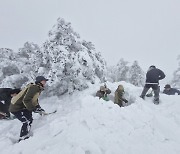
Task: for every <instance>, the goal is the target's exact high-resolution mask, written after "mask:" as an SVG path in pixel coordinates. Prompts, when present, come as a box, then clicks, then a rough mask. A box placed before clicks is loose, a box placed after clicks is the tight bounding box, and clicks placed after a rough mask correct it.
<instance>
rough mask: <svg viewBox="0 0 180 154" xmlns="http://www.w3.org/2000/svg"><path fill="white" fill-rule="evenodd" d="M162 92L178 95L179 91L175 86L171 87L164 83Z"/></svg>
mask: <svg viewBox="0 0 180 154" xmlns="http://www.w3.org/2000/svg"><path fill="white" fill-rule="evenodd" d="M163 93H164V94H167V95H176V94H178V95H180V91H179V90H178V89H176V88H171V86H170V85H169V84H167V85H165V87H164V90H163Z"/></svg>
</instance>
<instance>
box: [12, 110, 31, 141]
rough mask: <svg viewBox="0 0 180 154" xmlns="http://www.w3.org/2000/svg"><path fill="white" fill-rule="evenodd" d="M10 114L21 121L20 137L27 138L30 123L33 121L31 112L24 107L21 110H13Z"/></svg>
mask: <svg viewBox="0 0 180 154" xmlns="http://www.w3.org/2000/svg"><path fill="white" fill-rule="evenodd" d="M12 114H14V115H15V117H16V118H17V119H18V120H20V121H21V122H22V123H23V125H22V127H21V132H20V139H26V138H28V137H29V131H30V128H31V124H32V122H33V118H32V112H31V111H28V110H26V109H24V110H22V111H18V112H13V113H12Z"/></svg>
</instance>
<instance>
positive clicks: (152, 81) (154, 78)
mask: <svg viewBox="0 0 180 154" xmlns="http://www.w3.org/2000/svg"><path fill="white" fill-rule="evenodd" d="M164 78H165V74H164V72H163V71H162V70H160V69H158V68H156V66H154V65H152V66H150V67H149V69H148V71H147V73H146V82H145V85H144V88H143V91H142V93H141V95H140V97H141V98H142V99H145V96H147V97H150V96H153V94H152V92H154V100H153V101H154V104H159V93H160V86H159V80H162V79H164ZM150 88H152V91H151V93H150V94H146V93H147V92H148V90H149V89H150ZM110 93H111V90H110V89H108V88H107V87H106V86H101V87H100V90H99V91H97V93H96V96H98V97H99V98H102V99H104V100H106V101H108V100H109V98H108V94H110ZM163 93H164V94H167V95H175V94H178V95H180V91H179V90H178V89H175V88H171V86H170V85H169V84H167V85H165V87H164V90H163ZM123 102H125V103H127V102H128V101H127V100H126V99H125V98H124V87H123V85H119V86H118V88H117V89H116V91H115V96H114V103H115V104H118V105H119V106H120V107H122V106H123Z"/></svg>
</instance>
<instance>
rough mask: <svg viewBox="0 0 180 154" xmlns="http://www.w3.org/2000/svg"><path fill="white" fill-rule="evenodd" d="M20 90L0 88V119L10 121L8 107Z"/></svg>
mask: <svg viewBox="0 0 180 154" xmlns="http://www.w3.org/2000/svg"><path fill="white" fill-rule="evenodd" d="M20 91H21V89H17V88H16V89H11V88H0V119H11V116H10V113H9V105H10V103H11V99H12V97H13V96H15V95H16V94H18V93H19V92H20Z"/></svg>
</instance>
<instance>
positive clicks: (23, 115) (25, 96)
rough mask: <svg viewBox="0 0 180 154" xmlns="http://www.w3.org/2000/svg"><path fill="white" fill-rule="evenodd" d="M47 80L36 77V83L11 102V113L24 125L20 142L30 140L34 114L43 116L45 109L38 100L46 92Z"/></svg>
mask: <svg viewBox="0 0 180 154" xmlns="http://www.w3.org/2000/svg"><path fill="white" fill-rule="evenodd" d="M46 81H48V79H46V78H45V77H43V76H38V77H36V81H35V83H30V84H28V85H27V86H26V87H25V88H24V89H22V91H21V92H20V93H19V94H17V95H16V96H14V97H13V98H12V100H11V104H10V107H9V111H10V112H11V113H12V114H13V115H15V117H16V118H17V119H18V120H19V121H21V122H22V123H23V125H22V127H21V132H20V138H19V141H21V140H25V139H27V138H29V136H30V134H29V132H30V128H31V124H32V122H33V117H32V112H35V113H39V114H40V115H43V113H45V111H44V109H42V108H41V106H40V105H39V102H38V99H39V96H40V94H41V92H42V91H43V90H44V86H45V84H46Z"/></svg>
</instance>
